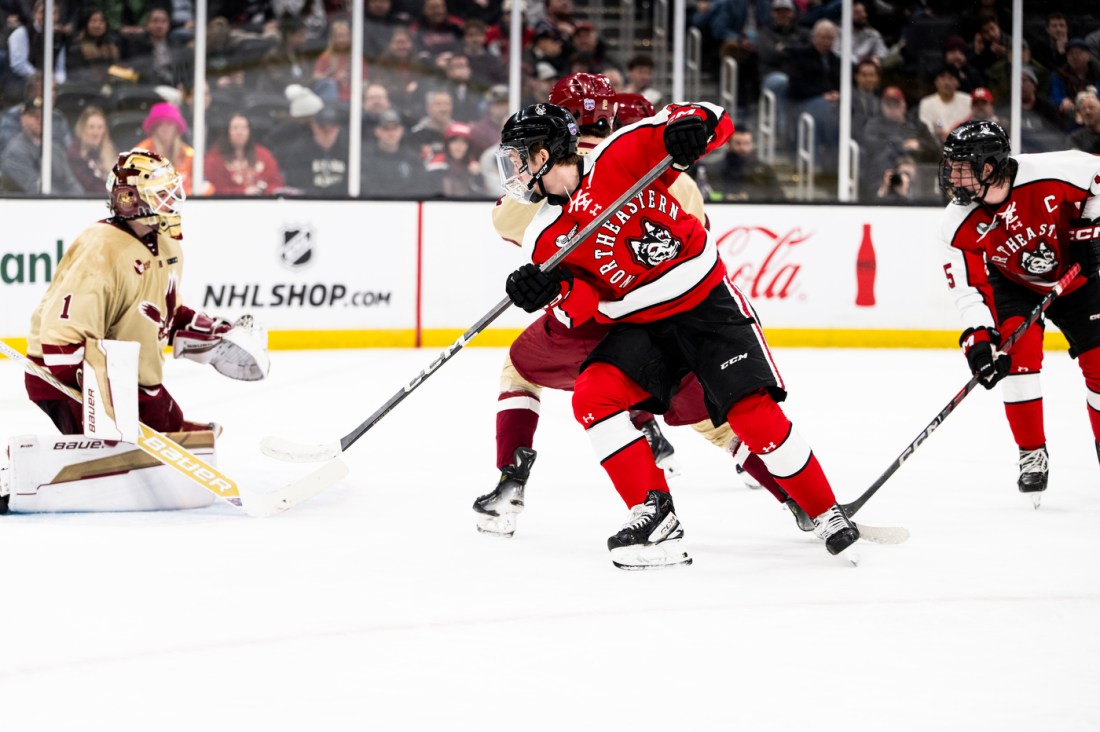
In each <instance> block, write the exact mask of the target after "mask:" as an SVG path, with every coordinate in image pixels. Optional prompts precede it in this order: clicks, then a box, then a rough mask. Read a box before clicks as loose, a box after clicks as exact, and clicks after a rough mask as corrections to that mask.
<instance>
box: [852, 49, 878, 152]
mask: <svg viewBox="0 0 1100 732" xmlns="http://www.w3.org/2000/svg"><path fill="white" fill-rule="evenodd" d="M880 80H881V76H880V75H879V71H878V64H877V63H876V62H875V60H874V59H873V58H865V59H863V60H862V61H860V62H859V63H858V64H856V70H855V82H856V83H855V85H854V86H853V88H852V137H854V138H855V139H857V140H858V139H859V138H860V133H861V132H862V131H863V127H864V125H866V124H867V120H869V119H871V118H872V117H878V116H879V115H880V114H882V104H881V102H880V101H879V90H878V85H879V81H880Z"/></svg>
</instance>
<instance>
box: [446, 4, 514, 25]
mask: <svg viewBox="0 0 1100 732" xmlns="http://www.w3.org/2000/svg"><path fill="white" fill-rule="evenodd" d="M502 5H503V3H502V1H501V0H449V2H448V4H447V7H448V8H450V11H451V12H452V13H453V14H454V15H456V16H458V17H459V18H462V19H463V20H464V21H465V22H467V23H469V22H470V21H472V20H476V21H477V22H479V23H484V24H485V26H486V27H488V26H490V25H492V24H493V23H496V22H497V21H498V20H500V13H501V6H502Z"/></svg>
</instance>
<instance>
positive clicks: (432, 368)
mask: <svg viewBox="0 0 1100 732" xmlns="http://www.w3.org/2000/svg"><path fill="white" fill-rule="evenodd" d="M670 165H672V156H671V155H666V156H665V157H664V159H663V160H661V162H659V163H657V165H656V166H654V167H653V169H652V170H650V171H649V172H648V173H646V174H645V175H644V176H643V177H642V178H641V179H640V180H639V181H638V182H637V183H635V184H634V185H632V186H631V187H630V188H629V189H627V191H626V192H625V193H623V194H622V195H621V196H619V198H618V199H616V200H615V202H614V203H612V204H611V205H609V206H608V207H607V208H605V209H604V210H603V211H602V212H601V213H600V214H599V215H598V216H596V218H594V219H592V221H591V222H590V223H589V224H588V225H587V226H585V227H584V228H583V229H581V231H580V233H578V234H577V235H576V236H574V237H573V238H571V239H570V240H569V241H568V242H567V243H566V244H565V246H563V247H562V248H561V249H559V250H558V252H557V253H556V254H554V256H552V257H550V259H548V260H546V261H545V262H543V263H542V265H541V266H540V268H539V269H541V270H542V271H543V272H546V271H547V270H551V269H553V268H554V267H556V266H558V264H560V263H561V262H562V260H564V259H565V258H566V257H567V256H569V254H571V253H572V252H573V250H574V249H576V248H577V247H578V246H580V245H581V243H582V242H584V241H585V240H586V239H588V237H589V236H591V235H592V234H593V233H594V232H595V231H596V229H598V228H600V227H601V226H603V224H604V222H605V221H607V220H608V219H610V218H611V216H612V215H614V214H615V212H616V211H618V210H619V209H620V208H622V207H623V205H625V204H626V202H627V201H629V200H630V199H631V198H633V197H634V196H635V195H636V194H637V193H638V191H641V190H642V189H644V188H645V187H646V186H648V185H649V184H650V183H652V182H653V181H655V180H657V178H659V177H660V176H661V175H662V174H663V173H664V172H665V170H667V169H668V167H669V166H670ZM511 306H512V301H511V300H510V299H508V298H507V297H506V298H504V299H503V300H501V301H500V302H499V303H497V305H496V307H494V308H493V309H492V310H490V311H489V312H488V313H486V314H485V315H483V316H482V317H481V319H480V320H478V321H477V322H476V323H474V324H473V325H472V326H470V328H469V330H467V331H466V332H465V333H463V334H462V335H461V336H459V338H458V340H457V341H455V342H454V343H452V344H451V345H450V346H448V347H447V348H446V349H444V351H443V352H442V353H440V354H439V357H438V358H436V360H435V361H432V362H431V363H430V364H429V365H428V367H427V368H426V369H424V370H423V371H421V372H420V373H419V374H417V376H416V377H415V378H413V380H412V381H410V382H409V383H408V384H406V385H405V386H403V387H402V388H400V389H398V390H397V393H395V394H394V395H393V396H391V397H390V398H389V399H387V400H386V403H385V404H383V405H382V406H381V407H379V408H378V410H377V411H375V413H374V414H372V415H371V416H369V417H367V419H366V420H365V421H364V422H363V423H362V424H360V425H359V426H358V427H356V428H355V429H353V430H352V431H351V432H349V433H348V434H346V435H344V436H343V437H342V438H340V439H339V440H333V441H332V442H322V443H318V444H313V445H310V444H304V443H299V442H294V441H293V440H287V439H283V438H281V437H265V438H264V439H263V440H261V441H260V449H261V450H262V451H263V452H264V454H265V455H268V456H269V457H273V458H276V459H278V460H286V461H288V462H292V463H311V462H319V461H321V460H331V459H332V458H335V457H337V456H339V455H340V453H342V452H344V451H345V450H347V449H348V448H349V447H351V446H352V445H353V444H355V441H356V440H358V439H359V438H360V437H362V436H363V435H364V434H365V433H366V432H367V430H369V429H370V428H371V427H374V425H376V424H378V422H379V420H381V419H382V418H383V417H385V416H386V415H387V414H389V413H390V412H391V411H392V410H393V408H394V407H396V406H397V405H398V404H400V403H401V402H402V401H404V400H405V397H407V396H408V395H409V394H411V393H412V392H413V391H414V390H415V389H416V388H417V387H419V386H420V385H421V384H422V383H424V380H425V379H427V378H428V377H429V376H431V375H432V374H433V373H435V372H436V371H437V370H438V369H439V367H440V366H442V365H443V364H445V363H447V361H449V360H450V359H451V357H452V356H454V355H455V354H456V353H458V352H459V351H460V350H462V348H463V347H464V346H465V345H466V344H467V343H469V342H470V341H472V340H473V339H474V338H475V337H477V335H478V334H480V333H481V332H482V331H483V330H485V328H487V327H488V326H489V324H490V323H492V322H493V321H494V320H496V319H497V318H498V317H500V315H501V314H502V313H503V312H504V311H505V310H507V309H508V308H509V307H511Z"/></svg>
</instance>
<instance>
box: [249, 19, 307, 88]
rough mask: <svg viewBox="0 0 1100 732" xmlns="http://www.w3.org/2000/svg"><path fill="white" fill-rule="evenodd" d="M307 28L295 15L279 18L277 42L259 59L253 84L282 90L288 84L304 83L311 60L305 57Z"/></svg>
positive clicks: (258, 86) (305, 82)
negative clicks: (258, 67)
mask: <svg viewBox="0 0 1100 732" xmlns="http://www.w3.org/2000/svg"><path fill="white" fill-rule="evenodd" d="M308 39H309V29H308V28H307V27H306V24H305V21H303V20H302V19H301V18H299V17H298V16H297V15H284V16H283V17H282V18H280V19H279V43H278V44H277V45H276V46H275V47H273V48H272V49H271V50H269V51H268V52H267V53H266V54H264V57H263V59H262V60H261V61H260V69H259V71H258V75H257V80H256V86H257V88H258V89H259V90H260V91H267V92H275V93H278V94H282V93H283V90H284V89H286V88H287V87H288V86H290V85H291V84H308V83H309V81H310V76H311V69H312V63H310V61H309V59H308V57H307V51H306V41H307V40H308Z"/></svg>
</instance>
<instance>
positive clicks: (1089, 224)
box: [1069, 219, 1100, 277]
mask: <svg viewBox="0 0 1100 732" xmlns="http://www.w3.org/2000/svg"><path fill="white" fill-rule="evenodd" d="M1069 225H1070V229H1069V258H1070V259H1071V260H1072V261H1074V262H1076V263H1077V264H1079V265H1081V274H1083V275H1084V276H1085V277H1092V276H1093V275H1094V274H1096V273H1097V272H1100V219H1093V220H1092V221H1089V220H1088V219H1073V220H1072V221H1070V222H1069Z"/></svg>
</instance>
